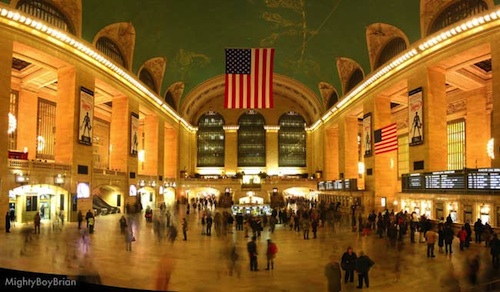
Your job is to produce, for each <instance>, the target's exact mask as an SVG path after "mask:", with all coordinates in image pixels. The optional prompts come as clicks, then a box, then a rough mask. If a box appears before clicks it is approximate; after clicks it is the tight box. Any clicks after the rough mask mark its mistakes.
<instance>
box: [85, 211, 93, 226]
mask: <svg viewBox="0 0 500 292" xmlns="http://www.w3.org/2000/svg"><path fill="white" fill-rule="evenodd" d="M92 216H94V215H93V214H92V212H90V210H88V211H87V214H85V220H87V228H89V219H90V218H91V217H92Z"/></svg>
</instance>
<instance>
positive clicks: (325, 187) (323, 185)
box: [318, 178, 358, 191]
mask: <svg viewBox="0 0 500 292" xmlns="http://www.w3.org/2000/svg"><path fill="white" fill-rule="evenodd" d="M357 190H358V180H357V179H355V178H351V179H336V180H327V181H319V182H318V191H357Z"/></svg>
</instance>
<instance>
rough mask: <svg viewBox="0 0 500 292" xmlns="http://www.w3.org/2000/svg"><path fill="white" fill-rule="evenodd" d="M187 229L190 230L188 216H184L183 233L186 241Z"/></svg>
mask: <svg viewBox="0 0 500 292" xmlns="http://www.w3.org/2000/svg"><path fill="white" fill-rule="evenodd" d="M187 231H188V222H187V220H186V218H182V235H184V241H186V240H187V239H188V238H187Z"/></svg>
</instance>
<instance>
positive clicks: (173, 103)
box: [165, 90, 177, 110]
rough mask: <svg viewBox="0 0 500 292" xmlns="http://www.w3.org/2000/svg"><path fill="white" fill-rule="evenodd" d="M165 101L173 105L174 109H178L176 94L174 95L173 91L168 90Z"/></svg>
mask: <svg viewBox="0 0 500 292" xmlns="http://www.w3.org/2000/svg"><path fill="white" fill-rule="evenodd" d="M165 102H166V103H167V104H168V105H169V106H170V107H171V108H173V109H174V110H177V106H176V105H175V100H174V96H173V95H172V93H171V92H170V90H169V91H167V93H166V94H165Z"/></svg>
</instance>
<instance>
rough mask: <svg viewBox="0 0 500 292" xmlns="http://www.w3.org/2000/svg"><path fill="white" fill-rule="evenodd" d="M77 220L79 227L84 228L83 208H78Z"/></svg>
mask: <svg viewBox="0 0 500 292" xmlns="http://www.w3.org/2000/svg"><path fill="white" fill-rule="evenodd" d="M77 220H78V229H82V222H83V214H82V210H78V215H77Z"/></svg>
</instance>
